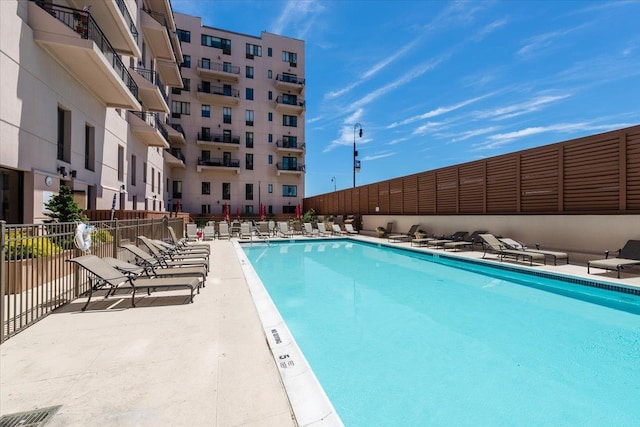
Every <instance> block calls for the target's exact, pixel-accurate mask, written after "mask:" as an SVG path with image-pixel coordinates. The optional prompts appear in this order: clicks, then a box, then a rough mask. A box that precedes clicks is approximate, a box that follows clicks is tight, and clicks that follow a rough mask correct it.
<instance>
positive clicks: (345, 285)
mask: <svg viewBox="0 0 640 427" xmlns="http://www.w3.org/2000/svg"><path fill="white" fill-rule="evenodd" d="M243 249H244V251H245V252H246V254H247V256H248V258H249V260H250V261H251V263H252V265H253V267H254V268H255V270H256V272H257V274H258V275H259V277H260V279H261V281H262V282H263V283H264V285H265V287H266V289H267V291H268V292H269V294H270V296H271V298H272V299H273V301H274V303H275V304H276V306H277V308H278V310H279V311H280V313H281V315H282V317H283V318H284V320H285V321H286V323H287V326H288V328H289V330H290V331H291V332H292V334H293V336H294V337H295V339H296V341H297V343H298V345H299V347H300V348H301V350H302V352H303V353H304V355H305V357H306V359H307V360H308V362H309V364H310V365H311V367H312V369H313V370H314V372H315V374H316V376H317V377H318V379H319V381H320V383H321V384H322V386H323V387H324V390H325V392H326V394H327V395H328V397H329V399H330V400H331V402H332V403H333V405H334V407H335V409H336V410H337V412H338V414H339V415H340V417H341V418H342V420H343V422H344V423H345V425H346V426H367V427H369V426H426V425H429V426H499V425H504V426H515V425H517V426H542V425H549V426H560V425H571V426H573V425H589V426H613V425H615V426H637V425H638V422H639V421H638V420H640V299H639V298H638V297H637V296H634V295H629V294H621V293H616V292H610V291H605V290H602V289H598V288H592V287H586V286H582V285H576V284H571V283H566V282H560V281H556V280H551V279H547V278H542V277H536V276H531V275H524V274H519V273H514V272H511V271H505V270H500V269H493V268H489V267H483V266H480V265H473V264H469V263H465V262H462V261H456V260H448V259H445V258H442V257H441V258H439V259H433V258H430V257H427V256H426V255H423V254H417V253H413V252H408V251H403V250H401V249H394V248H384V247H377V246H376V245H371V244H366V243H358V242H351V241H320V240H316V241H305V242H300V243H283V244H275V243H272V244H271V245H270V246H262V245H260V246H255V245H254V246H251V247H249V246H245V247H243Z"/></svg>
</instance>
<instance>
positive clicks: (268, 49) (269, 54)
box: [267, 47, 273, 56]
mask: <svg viewBox="0 0 640 427" xmlns="http://www.w3.org/2000/svg"><path fill="white" fill-rule="evenodd" d="M267 56H273V49H271V48H270V47H268V48H267Z"/></svg>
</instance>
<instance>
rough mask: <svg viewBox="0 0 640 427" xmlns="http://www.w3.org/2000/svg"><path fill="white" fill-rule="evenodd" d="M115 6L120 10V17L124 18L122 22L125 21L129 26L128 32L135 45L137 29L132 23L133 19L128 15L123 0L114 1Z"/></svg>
mask: <svg viewBox="0 0 640 427" xmlns="http://www.w3.org/2000/svg"><path fill="white" fill-rule="evenodd" d="M116 4H117V5H118V9H120V13H122V16H123V17H124V20H125V21H127V24H128V25H129V31H130V32H131V35H132V36H133V38H134V39H135V41H136V43H137V42H138V29H137V28H136V24H135V22H133V18H131V15H130V14H129V10H128V9H127V6H126V5H125V4H124V0H116Z"/></svg>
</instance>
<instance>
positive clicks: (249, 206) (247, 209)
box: [244, 205, 253, 215]
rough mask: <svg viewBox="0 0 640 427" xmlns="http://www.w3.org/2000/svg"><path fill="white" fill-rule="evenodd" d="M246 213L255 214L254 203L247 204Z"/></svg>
mask: <svg viewBox="0 0 640 427" xmlns="http://www.w3.org/2000/svg"><path fill="white" fill-rule="evenodd" d="M244 213H246V214H247V215H251V214H253V205H245V207H244Z"/></svg>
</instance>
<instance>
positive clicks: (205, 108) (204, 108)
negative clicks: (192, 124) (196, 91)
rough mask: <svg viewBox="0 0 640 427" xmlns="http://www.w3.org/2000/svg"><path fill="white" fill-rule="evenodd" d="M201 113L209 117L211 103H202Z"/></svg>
mask: <svg viewBox="0 0 640 427" xmlns="http://www.w3.org/2000/svg"><path fill="white" fill-rule="evenodd" d="M201 115H202V117H211V105H203V106H202V109H201Z"/></svg>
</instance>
